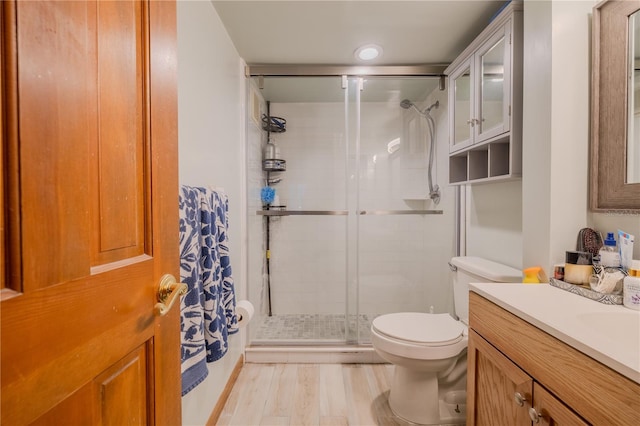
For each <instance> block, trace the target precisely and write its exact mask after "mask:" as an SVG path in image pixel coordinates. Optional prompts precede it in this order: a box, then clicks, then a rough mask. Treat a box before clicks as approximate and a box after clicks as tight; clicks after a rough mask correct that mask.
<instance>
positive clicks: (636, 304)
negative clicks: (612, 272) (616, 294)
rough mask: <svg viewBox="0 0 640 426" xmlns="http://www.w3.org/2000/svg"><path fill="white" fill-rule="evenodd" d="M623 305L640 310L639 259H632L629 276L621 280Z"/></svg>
mask: <svg viewBox="0 0 640 426" xmlns="http://www.w3.org/2000/svg"><path fill="white" fill-rule="evenodd" d="M622 288H623V290H622V292H623V295H622V300H623V304H624V306H626V307H627V308H630V309H635V310H637V311H640V260H632V261H631V266H630V267H629V276H627V277H624V281H623V282H622Z"/></svg>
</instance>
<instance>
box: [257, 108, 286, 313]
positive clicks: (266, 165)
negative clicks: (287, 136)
mask: <svg viewBox="0 0 640 426" xmlns="http://www.w3.org/2000/svg"><path fill="white" fill-rule="evenodd" d="M262 130H265V131H266V132H267V146H266V147H265V151H264V157H263V159H262V170H263V171H264V172H265V173H266V178H265V185H266V186H267V187H271V186H272V185H275V184H277V183H279V182H280V181H281V180H282V178H280V177H275V178H273V177H272V175H271V174H272V173H280V172H284V171H286V170H287V162H286V161H285V160H283V159H281V158H278V157H279V155H278V150H277V148H276V146H275V144H273V143H272V142H271V133H284V132H286V131H287V120H285V119H284V118H282V117H272V116H271V109H270V102H268V101H267V113H266V114H263V115H262ZM262 208H263V210H285V209H286V206H283V205H272V204H271V203H265V205H264V206H263V207H262ZM264 221H265V269H266V273H267V274H266V275H267V300H268V310H269V316H272V314H273V312H272V309H271V268H270V258H271V250H270V246H269V242H270V241H269V240H270V235H269V234H270V232H269V228H270V226H269V225H270V216H269V215H265V216H264Z"/></svg>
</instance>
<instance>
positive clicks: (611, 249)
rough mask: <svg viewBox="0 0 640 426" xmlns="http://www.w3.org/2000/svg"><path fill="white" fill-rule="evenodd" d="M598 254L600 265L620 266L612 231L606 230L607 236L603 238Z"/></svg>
mask: <svg viewBox="0 0 640 426" xmlns="http://www.w3.org/2000/svg"><path fill="white" fill-rule="evenodd" d="M598 254H599V255H600V265H601V266H603V267H611V268H619V267H620V253H619V252H618V247H617V246H616V239H615V237H614V236H613V232H607V238H606V239H605V240H604V245H603V246H602V248H601V249H600V252H599V253H598Z"/></svg>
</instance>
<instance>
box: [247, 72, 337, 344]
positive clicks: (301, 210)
mask: <svg viewBox="0 0 640 426" xmlns="http://www.w3.org/2000/svg"><path fill="white" fill-rule="evenodd" d="M259 93H261V94H262V95H263V96H264V98H265V100H267V101H269V105H268V107H266V106H265V108H264V113H265V115H266V114H267V113H268V115H270V116H271V117H280V118H282V119H284V120H286V131H285V132H281V133H271V134H268V133H267V132H265V131H264V130H262V128H257V126H255V124H257V123H256V122H255V121H254V122H251V123H249V129H248V135H249V147H248V151H249V155H250V156H252V157H251V158H250V159H249V162H248V164H249V167H248V169H249V176H248V184H249V186H250V188H249V194H250V200H249V205H250V208H249V229H250V231H249V263H250V265H249V276H248V282H249V294H250V299H251V301H252V303H253V304H254V306H256V307H260V308H259V311H258V312H257V313H256V315H255V316H254V320H252V324H251V329H250V333H251V335H250V339H251V344H252V345H291V344H293V345H329V344H331V345H336V344H338V345H343V344H344V343H345V341H346V326H345V324H346V315H345V311H346V286H347V284H346V277H347V262H346V258H347V253H346V252H347V248H346V234H347V221H348V216H347V196H346V182H347V181H348V179H347V177H346V170H347V165H346V163H347V151H346V149H347V148H346V139H347V138H346V133H345V132H346V125H345V118H344V117H345V89H343V88H342V81H341V79H340V77H319V78H318V77H315V78H314V77H281V78H280V77H269V78H265V79H264V88H263V89H261V91H260V92H259ZM283 94H285V95H286V96H285V95H283ZM263 117H264V116H263ZM267 139H269V140H270V141H271V142H272V143H273V144H275V145H276V146H277V152H279V153H280V156H281V158H280V160H284V161H286V170H285V171H280V172H267V171H265V170H264V167H262V154H261V150H262V149H264V147H265V145H266V143H267ZM266 185H268V186H270V187H271V188H272V189H274V190H275V195H276V196H277V199H278V202H277V203H272V204H270V205H267V206H265V205H263V203H261V202H260V191H261V188H262V187H263V186H266ZM276 204H277V205H276ZM268 306H270V307H271V311H272V312H271V315H269V312H268V309H267V307H268Z"/></svg>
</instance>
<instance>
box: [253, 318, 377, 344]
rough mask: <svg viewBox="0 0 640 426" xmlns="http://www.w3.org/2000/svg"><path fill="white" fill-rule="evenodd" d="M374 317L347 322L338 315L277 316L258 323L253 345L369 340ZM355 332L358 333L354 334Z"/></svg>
mask: <svg viewBox="0 0 640 426" xmlns="http://www.w3.org/2000/svg"><path fill="white" fill-rule="evenodd" d="M375 317H376V315H371V314H360V315H358V320H357V324H356V319H355V318H353V319H349V321H348V322H347V321H346V318H345V315H341V314H278V315H273V316H270V317H264V319H263V321H262V323H260V324H258V325H257V327H258V329H257V331H256V333H255V335H254V338H253V340H252V342H251V344H252V345H262V344H268V345H279V344H287V345H289V344H303V345H304V344H308V343H312V344H334V345H335V344H345V342H346V341H347V338H349V339H358V341H360V342H364V343H366V342H370V341H371V331H370V329H371V321H372V320H373V318H375ZM356 333H357V334H356Z"/></svg>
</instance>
